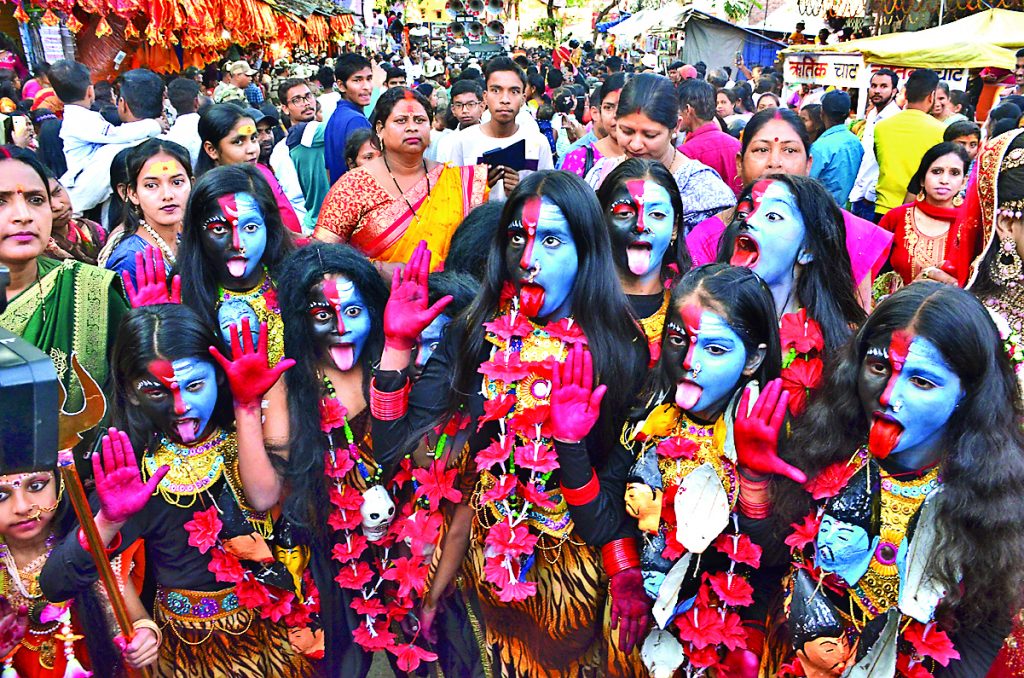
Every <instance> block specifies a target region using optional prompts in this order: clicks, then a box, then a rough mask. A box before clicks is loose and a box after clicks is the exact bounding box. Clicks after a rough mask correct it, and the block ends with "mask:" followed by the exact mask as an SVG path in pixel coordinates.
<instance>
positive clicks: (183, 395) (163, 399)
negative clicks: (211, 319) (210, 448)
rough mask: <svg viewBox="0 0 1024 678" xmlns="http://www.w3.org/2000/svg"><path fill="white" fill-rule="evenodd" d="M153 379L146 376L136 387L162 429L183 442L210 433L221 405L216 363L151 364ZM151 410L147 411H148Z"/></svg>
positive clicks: (180, 362) (189, 441) (198, 360)
mask: <svg viewBox="0 0 1024 678" xmlns="http://www.w3.org/2000/svg"><path fill="white" fill-rule="evenodd" d="M149 372H150V374H151V375H152V376H153V379H152V380H150V379H147V378H144V379H142V380H141V381H140V382H139V383H138V384H137V385H136V389H137V392H139V393H140V394H141V395H142V396H143V398H141V399H140V404H142V405H143V407H144V409H146V410H150V409H152V410H154V412H152V414H153V415H154V416H153V419H154V421H155V422H156V423H157V424H158V425H159V426H160V429H161V430H162V431H163V432H164V433H165V434H168V435H170V436H171V437H172V438H177V439H178V440H179V441H181V442H183V443H192V442H195V441H196V440H199V439H200V437H202V435H203V434H205V433H207V430H206V429H207V426H208V425H209V423H210V419H211V418H212V417H213V412H214V410H215V409H216V407H217V371H216V369H214V366H213V363H212V362H210V361H208V360H200V359H198V358H182V359H180V360H175V361H174V362H173V363H171V362H168V361H166V360H154V361H152V362H150V363H149ZM149 413H150V412H148V411H147V414H149Z"/></svg>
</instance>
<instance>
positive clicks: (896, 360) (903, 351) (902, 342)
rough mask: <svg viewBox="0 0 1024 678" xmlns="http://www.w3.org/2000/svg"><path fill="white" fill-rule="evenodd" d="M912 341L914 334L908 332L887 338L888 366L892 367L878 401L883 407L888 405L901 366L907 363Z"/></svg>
mask: <svg viewBox="0 0 1024 678" xmlns="http://www.w3.org/2000/svg"><path fill="white" fill-rule="evenodd" d="M912 341H914V334H913V333H912V332H910V331H908V330H896V331H895V332H893V333H892V337H890V338H889V364H890V365H891V366H892V374H890V375H889V381H888V382H886V384H885V390H884V391H882V397H881V398H880V399H879V402H881V403H882V404H883V405H888V404H889V399H890V398H891V397H892V391H893V389H894V388H896V382H897V381H898V380H899V378H900V373H901V372H902V371H903V365H904V364H905V363H906V362H907V353H908V352H909V351H910V343H911V342H912Z"/></svg>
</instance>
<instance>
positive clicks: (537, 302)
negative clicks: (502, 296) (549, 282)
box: [519, 283, 544, 318]
mask: <svg viewBox="0 0 1024 678" xmlns="http://www.w3.org/2000/svg"><path fill="white" fill-rule="evenodd" d="M542 306H544V288H543V287H541V286H540V285H536V284H534V283H524V284H523V286H522V287H520V288H519V310H520V311H522V312H523V314H524V315H525V316H526V317H527V318H536V317H537V316H539V315H540V309H541V307H542Z"/></svg>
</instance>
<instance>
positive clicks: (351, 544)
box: [331, 531, 369, 563]
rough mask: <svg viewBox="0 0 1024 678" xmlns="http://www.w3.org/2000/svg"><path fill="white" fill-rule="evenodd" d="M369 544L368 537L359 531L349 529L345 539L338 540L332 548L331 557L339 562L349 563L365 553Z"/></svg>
mask: <svg viewBox="0 0 1024 678" xmlns="http://www.w3.org/2000/svg"><path fill="white" fill-rule="evenodd" d="M367 546H369V542H368V541H367V540H366V537H364V536H363V535H361V534H359V533H358V532H355V531H349V532H348V533H347V534H346V535H345V539H344V540H342V541H339V542H337V543H336V544H335V545H334V548H332V549H331V558H333V559H334V560H335V561H337V562H339V563H347V562H349V561H352V560H356V559H357V558H359V557H360V556H361V555H363V551H365V550H366V547H367Z"/></svg>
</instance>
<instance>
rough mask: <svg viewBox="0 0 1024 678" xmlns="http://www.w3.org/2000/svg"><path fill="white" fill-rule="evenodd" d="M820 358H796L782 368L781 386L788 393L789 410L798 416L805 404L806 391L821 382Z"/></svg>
mask: <svg viewBox="0 0 1024 678" xmlns="http://www.w3.org/2000/svg"><path fill="white" fill-rule="evenodd" d="M821 366H822V363H821V358H811V359H810V360H807V359H806V358H797V359H796V360H794V361H793V362H792V363H790V364H789V367H787V368H786V369H784V370H782V388H783V389H785V390H786V392H787V393H789V412H790V414H792V415H793V416H794V417H796V416H799V415H800V414H801V413H802V412H803V411H804V407H806V406H807V393H808V391H812V390H814V389H815V388H817V387H818V384H819V383H820V382H821Z"/></svg>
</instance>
